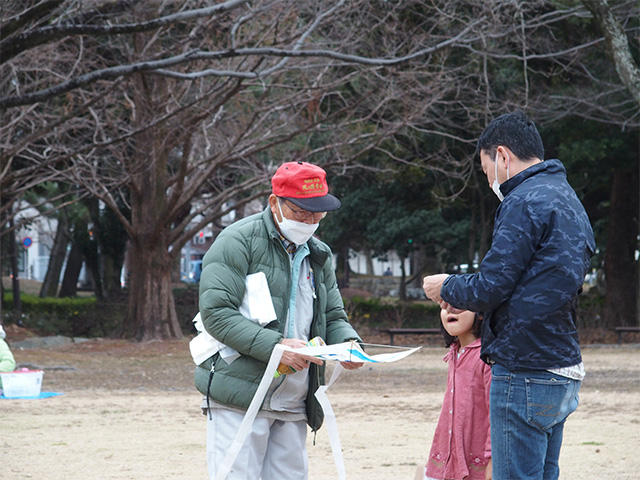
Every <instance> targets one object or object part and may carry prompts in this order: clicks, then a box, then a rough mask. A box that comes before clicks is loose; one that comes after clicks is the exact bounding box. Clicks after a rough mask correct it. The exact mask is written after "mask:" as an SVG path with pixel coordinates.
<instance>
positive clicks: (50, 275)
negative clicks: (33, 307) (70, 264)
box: [40, 214, 69, 298]
mask: <svg viewBox="0 0 640 480" xmlns="http://www.w3.org/2000/svg"><path fill="white" fill-rule="evenodd" d="M67 227H68V223H67V219H66V216H65V215H64V214H62V215H59V216H58V228H57V230H56V238H55V240H54V241H53V247H52V248H51V252H50V254H49V255H50V256H49V265H48V267H47V273H46V275H45V277H44V282H42V287H41V288H40V298H45V297H55V296H56V295H57V294H58V283H59V281H60V272H62V265H64V258H65V256H66V254H67V244H68V243H69V235H68V232H67Z"/></svg>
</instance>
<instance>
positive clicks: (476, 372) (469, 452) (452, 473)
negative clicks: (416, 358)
mask: <svg viewBox="0 0 640 480" xmlns="http://www.w3.org/2000/svg"><path fill="white" fill-rule="evenodd" d="M443 360H444V361H445V362H448V363H449V368H448V370H449V371H448V376H447V392H446V393H445V396H444V402H443V404H442V411H441V412H440V419H439V420H438V426H437V427H436V431H435V434H434V436H433V444H432V446H431V453H430V454H429V460H428V461H427V464H426V476H427V477H429V478H434V479H447V480H462V479H467V480H484V473H485V470H486V468H487V464H488V463H489V460H490V459H491V432H490V423H489V390H490V387H491V367H490V366H489V365H487V364H486V363H484V362H483V361H482V360H480V340H479V339H478V340H476V341H474V342H472V343H470V344H469V345H467V346H466V347H464V348H460V344H459V343H458V342H454V343H453V344H452V345H451V347H450V349H449V352H448V353H447V355H445V357H444V359H443Z"/></svg>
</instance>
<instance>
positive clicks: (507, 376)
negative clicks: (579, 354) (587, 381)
mask: <svg viewBox="0 0 640 480" xmlns="http://www.w3.org/2000/svg"><path fill="white" fill-rule="evenodd" d="M491 374H492V379H491V396H490V399H491V405H490V410H491V457H492V460H493V461H492V463H493V480H555V479H557V478H558V477H559V476H560V468H559V467H558V457H559V456H560V446H561V445H562V430H563V429H564V422H565V420H566V419H567V417H568V416H569V414H571V413H572V412H574V411H575V409H576V408H577V407H578V391H579V390H580V383H581V382H580V381H579V380H572V379H570V378H566V377H563V376H560V375H556V374H553V373H551V372H547V371H545V370H516V371H513V372H511V371H509V370H507V369H506V368H504V367H503V366H501V365H498V364H494V365H493V366H492V367H491Z"/></svg>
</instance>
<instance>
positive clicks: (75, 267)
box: [58, 243, 84, 298]
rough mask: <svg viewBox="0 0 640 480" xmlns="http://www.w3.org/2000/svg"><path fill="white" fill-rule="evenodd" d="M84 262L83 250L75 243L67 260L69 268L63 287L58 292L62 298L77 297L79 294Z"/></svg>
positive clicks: (65, 272)
mask: <svg viewBox="0 0 640 480" xmlns="http://www.w3.org/2000/svg"><path fill="white" fill-rule="evenodd" d="M83 262H84V260H83V257H82V249H81V248H80V247H79V246H78V245H76V244H75V243H74V244H73V245H72V246H71V251H70V252H69V258H67V267H66V268H65V270H64V277H63V278H62V285H61V286H60V291H59V292H58V296H59V297H60V298H65V297H75V296H76V295H77V294H78V278H79V277H80V271H81V270H82V263H83Z"/></svg>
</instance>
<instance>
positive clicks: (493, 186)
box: [491, 152, 511, 201]
mask: <svg viewBox="0 0 640 480" xmlns="http://www.w3.org/2000/svg"><path fill="white" fill-rule="evenodd" d="M493 163H495V178H494V180H493V183H492V184H491V190H493V193H495V194H496V197H498V200H500V201H503V200H504V195H503V194H502V192H501V191H500V183H499V182H498V152H496V158H495V161H494V162H493ZM510 163H511V162H509V159H507V180H509V165H510Z"/></svg>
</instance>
